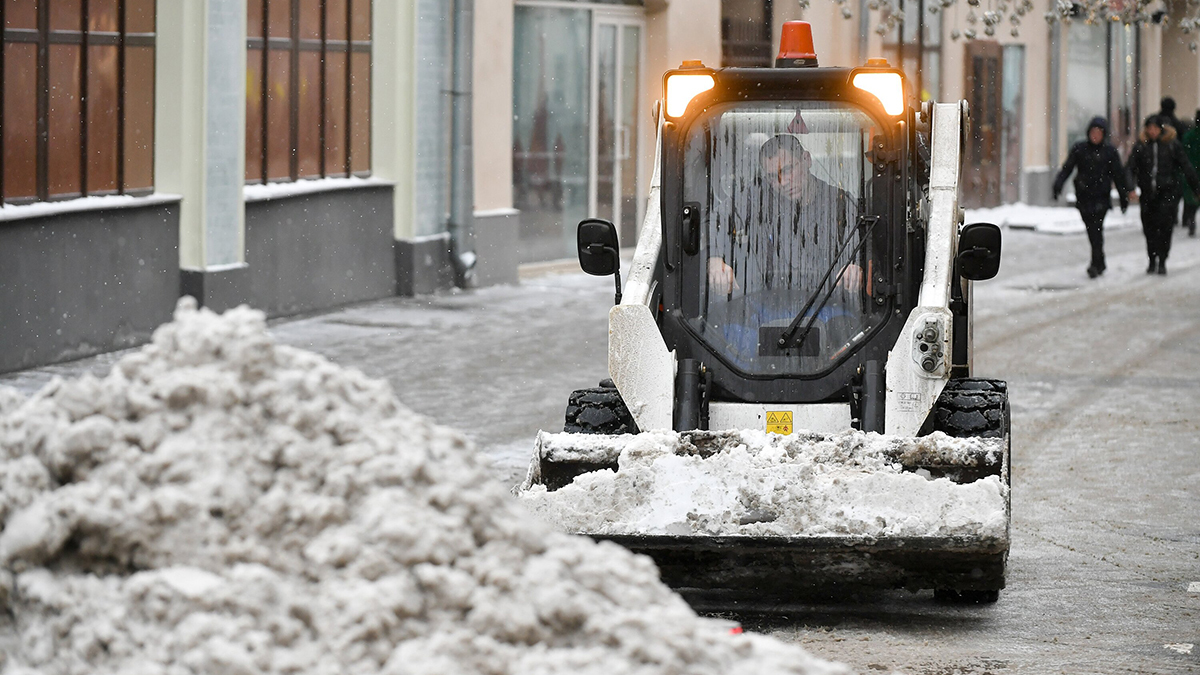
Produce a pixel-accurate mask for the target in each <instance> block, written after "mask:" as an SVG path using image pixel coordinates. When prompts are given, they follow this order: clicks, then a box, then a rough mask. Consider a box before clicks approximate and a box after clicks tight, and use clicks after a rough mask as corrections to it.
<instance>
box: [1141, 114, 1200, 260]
mask: <svg viewBox="0 0 1200 675" xmlns="http://www.w3.org/2000/svg"><path fill="white" fill-rule="evenodd" d="M1127 168H1128V169H1129V173H1130V175H1131V176H1133V179H1134V180H1135V181H1136V182H1137V186H1138V192H1139V194H1140V199H1139V201H1140V202H1141V205H1142V232H1143V233H1145V235H1146V253H1147V254H1148V255H1149V256H1150V267H1149V268H1147V269H1146V272H1147V273H1148V274H1154V273H1155V272H1158V273H1159V274H1166V273H1167V254H1168V253H1170V252H1171V233H1172V231H1173V230H1174V229H1175V216H1176V215H1177V214H1178V212H1179V200H1180V198H1182V197H1183V186H1182V185H1181V184H1180V180H1179V178H1180V175H1181V174H1182V176H1183V177H1184V178H1185V179H1186V180H1187V182H1188V185H1189V186H1191V188H1192V190H1193V191H1195V192H1197V193H1200V177H1198V176H1197V175H1196V170H1195V169H1194V168H1192V163H1191V162H1189V161H1188V158H1187V154H1185V153H1184V151H1183V146H1182V145H1180V143H1179V139H1178V138H1177V137H1176V133H1175V127H1172V126H1171V125H1169V124H1167V123H1166V121H1165V120H1164V119H1163V118H1161V117H1159V116H1158V115H1151V116H1150V117H1149V118H1147V119H1146V124H1145V126H1144V128H1143V129H1142V135H1141V139H1140V140H1139V141H1138V142H1137V143H1136V144H1134V146H1133V151H1132V152H1130V153H1129V165H1128V167H1127Z"/></svg>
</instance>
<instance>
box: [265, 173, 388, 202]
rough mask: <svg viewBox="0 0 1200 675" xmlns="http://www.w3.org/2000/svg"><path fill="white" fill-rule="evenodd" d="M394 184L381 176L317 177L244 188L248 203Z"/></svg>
mask: <svg viewBox="0 0 1200 675" xmlns="http://www.w3.org/2000/svg"><path fill="white" fill-rule="evenodd" d="M383 185H389V186H390V185H394V183H392V182H391V181H386V180H383V179H381V178H375V177H373V176H372V177H370V178H357V177H354V176H351V177H349V178H317V179H314V180H298V181H295V182H292V183H266V184H264V185H247V186H245V187H244V188H243V189H242V195H243V198H244V199H245V200H246V202H247V203H250V202H265V201H270V200H272V199H283V198H285V197H295V196H297V195H308V194H314V193H318V192H332V191H334V190H352V189H354V188H362V187H377V186H383Z"/></svg>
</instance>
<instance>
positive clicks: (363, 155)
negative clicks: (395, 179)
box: [246, 0, 371, 183]
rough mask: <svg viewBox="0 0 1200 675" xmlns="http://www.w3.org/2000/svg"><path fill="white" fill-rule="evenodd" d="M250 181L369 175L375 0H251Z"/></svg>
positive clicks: (249, 50) (249, 24)
mask: <svg viewBox="0 0 1200 675" xmlns="http://www.w3.org/2000/svg"><path fill="white" fill-rule="evenodd" d="M247 7H248V12H249V14H248V21H247V35H248V39H247V41H246V47H247V59H248V63H247V69H246V82H247V90H246V182H247V183H264V182H277V181H292V180H298V179H302V178H321V177H335V176H349V175H354V176H368V175H370V173H371V0H248V2H247Z"/></svg>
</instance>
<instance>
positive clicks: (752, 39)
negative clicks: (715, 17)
mask: <svg viewBox="0 0 1200 675" xmlns="http://www.w3.org/2000/svg"><path fill="white" fill-rule="evenodd" d="M771 5H772V0H721V65H723V66H727V67H737V68H770V67H771V66H772V65H773V64H774V63H775V58H774V54H773V53H772V47H773V45H774V40H775V36H774V35H772V28H771V26H772V23H773V20H774V16H773V14H774V12H773V10H772V7H771Z"/></svg>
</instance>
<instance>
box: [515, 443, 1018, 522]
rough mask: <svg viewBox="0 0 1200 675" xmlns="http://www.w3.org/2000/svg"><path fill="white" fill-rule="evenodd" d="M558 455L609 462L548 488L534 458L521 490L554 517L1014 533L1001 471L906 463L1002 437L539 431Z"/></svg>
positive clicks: (949, 459)
mask: <svg viewBox="0 0 1200 675" xmlns="http://www.w3.org/2000/svg"><path fill="white" fill-rule="evenodd" d="M538 444H539V449H538V452H539V453H540V455H541V456H544V457H546V458H547V459H548V460H549V461H550V462H564V461H574V462H587V463H594V464H610V463H611V462H612V461H613V460H615V461H616V464H617V470H616V471H613V470H611V469H601V470H597V471H591V472H589V473H585V474H582V475H580V476H577V477H576V478H575V479H574V480H573V481H572V482H571V484H570V485H566V486H564V487H562V488H560V489H557V490H553V491H549V490H547V488H546V487H545V486H544V485H541V484H537V483H540V480H539V478H540V476H539V475H538V470H537V467H536V466H535V467H531V470H530V477H529V478H528V479H527V480H526V484H525V485H524V486H522V488H523V489H522V490H521V491H519V493H518V494H519V496H520V497H521V499H522V501H524V502H525V504H526V505H528V506H529V507H530V508H531V509H532V510H534V511H535V512H536V513H537V514H538V515H539V516H541V517H542V518H543V519H544V520H546V521H547V522H548V523H551V524H553V525H554V526H555V527H557V528H559V529H562V530H565V531H568V532H588V533H593V534H639V533H641V534H668V535H747V536H827V535H834V536H851V537H863V538H879V537H947V536H959V535H967V536H984V537H996V538H1002V537H1006V536H1007V527H1008V511H1007V493H1008V488H1007V486H1006V485H1005V484H1004V483H1003V482H1002V481H1001V480H1000V478H999V476H994V475H993V476H988V477H986V478H982V479H979V480H976V481H974V482H972V483H967V484H959V483H955V482H953V481H951V480H950V479H948V478H937V479H930V477H929V472H928V471H921V470H919V471H917V472H906V471H904V470H903V466H905V465H907V466H914V465H923V466H931V465H932V466H937V465H943V466H945V465H955V466H981V465H992V464H997V463H999V462H1000V461H1001V460H1002V458H1001V453H1003V451H1004V440H1003V439H999V438H967V439H956V438H950V437H948V436H946V435H945V434H943V433H941V432H935V433H934V434H932V435H930V436H925V437H921V438H902V437H896V436H883V435H880V434H875V433H863V432H859V431H846V432H843V433H840V434H833V435H828V436H827V435H823V434H817V433H809V432H797V433H795V434H792V435H788V436H781V435H777V434H768V433H765V432H762V431H753V430H746V431H722V432H690V433H685V434H679V433H676V432H671V431H657V432H647V433H641V434H637V435H629V436H595V437H590V438H589V437H582V438H581V437H580V435H578V434H542V435H540V436H539V439H538Z"/></svg>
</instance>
